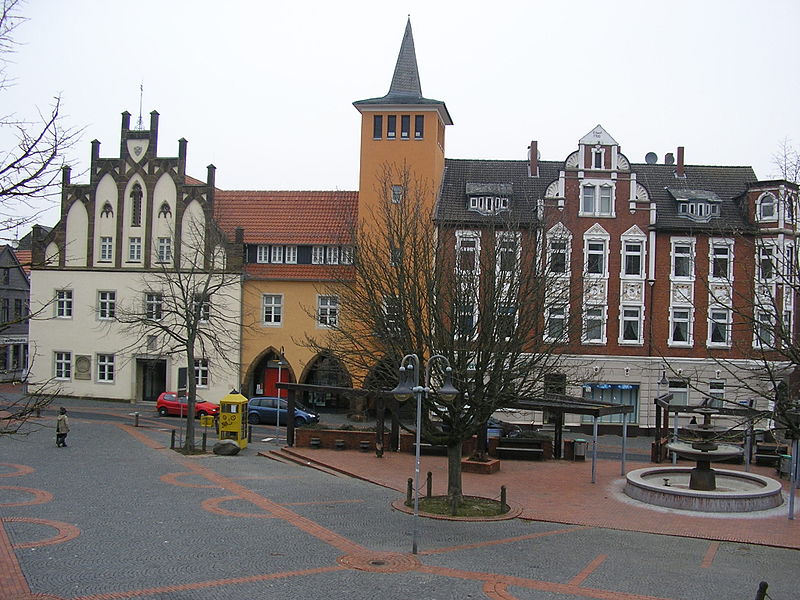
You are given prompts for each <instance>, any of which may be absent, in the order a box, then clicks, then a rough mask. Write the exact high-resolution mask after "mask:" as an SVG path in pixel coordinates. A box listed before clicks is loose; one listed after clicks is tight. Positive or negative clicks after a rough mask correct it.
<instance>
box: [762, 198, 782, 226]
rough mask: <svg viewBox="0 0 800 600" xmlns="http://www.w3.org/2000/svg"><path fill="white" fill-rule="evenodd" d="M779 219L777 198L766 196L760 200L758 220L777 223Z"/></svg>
mask: <svg viewBox="0 0 800 600" xmlns="http://www.w3.org/2000/svg"><path fill="white" fill-rule="evenodd" d="M777 218H778V207H777V202H776V201H775V196H773V195H772V194H764V195H763V196H761V198H759V199H758V220H759V221H775V220H776V219H777Z"/></svg>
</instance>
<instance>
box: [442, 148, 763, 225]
mask: <svg viewBox="0 0 800 600" xmlns="http://www.w3.org/2000/svg"><path fill="white" fill-rule="evenodd" d="M561 170H564V163H563V162H561V161H539V176H538V177H529V176H528V161H527V160H471V159H467V160H462V159H446V160H445V172H444V178H443V181H442V188H441V192H440V196H439V201H438V204H437V207H436V219H437V221H438V222H440V223H444V222H452V223H459V224H469V223H476V224H480V223H487V222H491V221H492V219H494V220H499V219H508V218H509V217H508V216H502V214H501V216H500V217H488V216H481V215H479V214H477V213H476V212H474V211H469V210H467V186H472V187H473V189H479V188H477V187H475V186H474V184H481V183H484V184H511V186H512V189H513V191H512V194H511V209H512V217H511V219H512V220H513V221H515V222H518V223H533V222H535V219H536V202H537V200H538V199H540V198H544V195H545V191H546V190H547V187H548V186H549V185H550V184H551V183H553V182H554V181H556V180H557V179H558V174H559V171H561ZM631 171H632V172H634V173H636V181H637V183H640V184H642V185H643V186H644V187H645V188H646V189H647V191H648V193H649V194H650V198H651V200H653V201H655V202H656V207H657V217H656V225H655V228H656V230H663V231H673V230H676V231H677V230H680V231H720V230H724V231H734V230H739V231H745V230H748V229H751V226H750V225H748V223H747V221H746V219H745V217H744V214H743V213H742V211H741V209H740V206H739V203H738V202H737V201H736V200H737V199H738V198H739V197H740V196H741V195H742V194H744V193H745V192H746V191H747V186H748V185H749V184H751V183H753V182H755V181H757V178H756V175H755V172H754V171H753V169H752V168H751V167H717V166H702V165H686V167H685V172H686V177H685V178H677V177H675V165H649V164H632V165H631ZM669 190H674V191H677V190H693V191H695V192H698V191H705V192H711V193H712V194H714V195H716V196H717V197H719V199H720V200H721V204H720V207H721V211H720V217H714V218H712V219H711V220H710V221H709V222H707V223H702V222H696V221H693V220H691V219H688V218H686V217H683V216H679V215H678V209H677V202H676V200H675V199H674V197H673V196H672V194H671V193H670V191H669ZM678 195H680V194H678Z"/></svg>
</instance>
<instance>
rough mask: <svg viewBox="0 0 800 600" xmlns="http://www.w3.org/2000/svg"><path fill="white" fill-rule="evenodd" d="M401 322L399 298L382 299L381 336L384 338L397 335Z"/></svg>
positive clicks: (388, 297)
mask: <svg viewBox="0 0 800 600" xmlns="http://www.w3.org/2000/svg"><path fill="white" fill-rule="evenodd" d="M402 322H403V321H402V310H401V305H400V298H398V297H397V296H385V297H384V298H383V334H384V335H386V336H392V335H396V334H398V333H399V332H400V325H401V323H402Z"/></svg>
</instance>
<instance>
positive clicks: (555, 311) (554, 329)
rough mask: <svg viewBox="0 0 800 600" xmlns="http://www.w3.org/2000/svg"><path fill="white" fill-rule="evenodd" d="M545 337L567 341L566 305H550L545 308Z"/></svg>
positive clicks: (550, 339)
mask: <svg viewBox="0 0 800 600" xmlns="http://www.w3.org/2000/svg"><path fill="white" fill-rule="evenodd" d="M545 337H546V338H547V339H548V340H549V341H553V342H565V341H567V307H566V306H551V307H549V308H548V309H547V329H546V331H545Z"/></svg>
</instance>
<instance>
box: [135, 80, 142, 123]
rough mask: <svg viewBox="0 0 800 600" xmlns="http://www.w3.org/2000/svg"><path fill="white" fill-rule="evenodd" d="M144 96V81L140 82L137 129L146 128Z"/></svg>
mask: <svg viewBox="0 0 800 600" xmlns="http://www.w3.org/2000/svg"><path fill="white" fill-rule="evenodd" d="M142 96H144V81H142V82H141V83H140V84H139V120H138V121H136V129H138V130H139V131H142V130H143V129H144V121H143V120H142Z"/></svg>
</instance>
